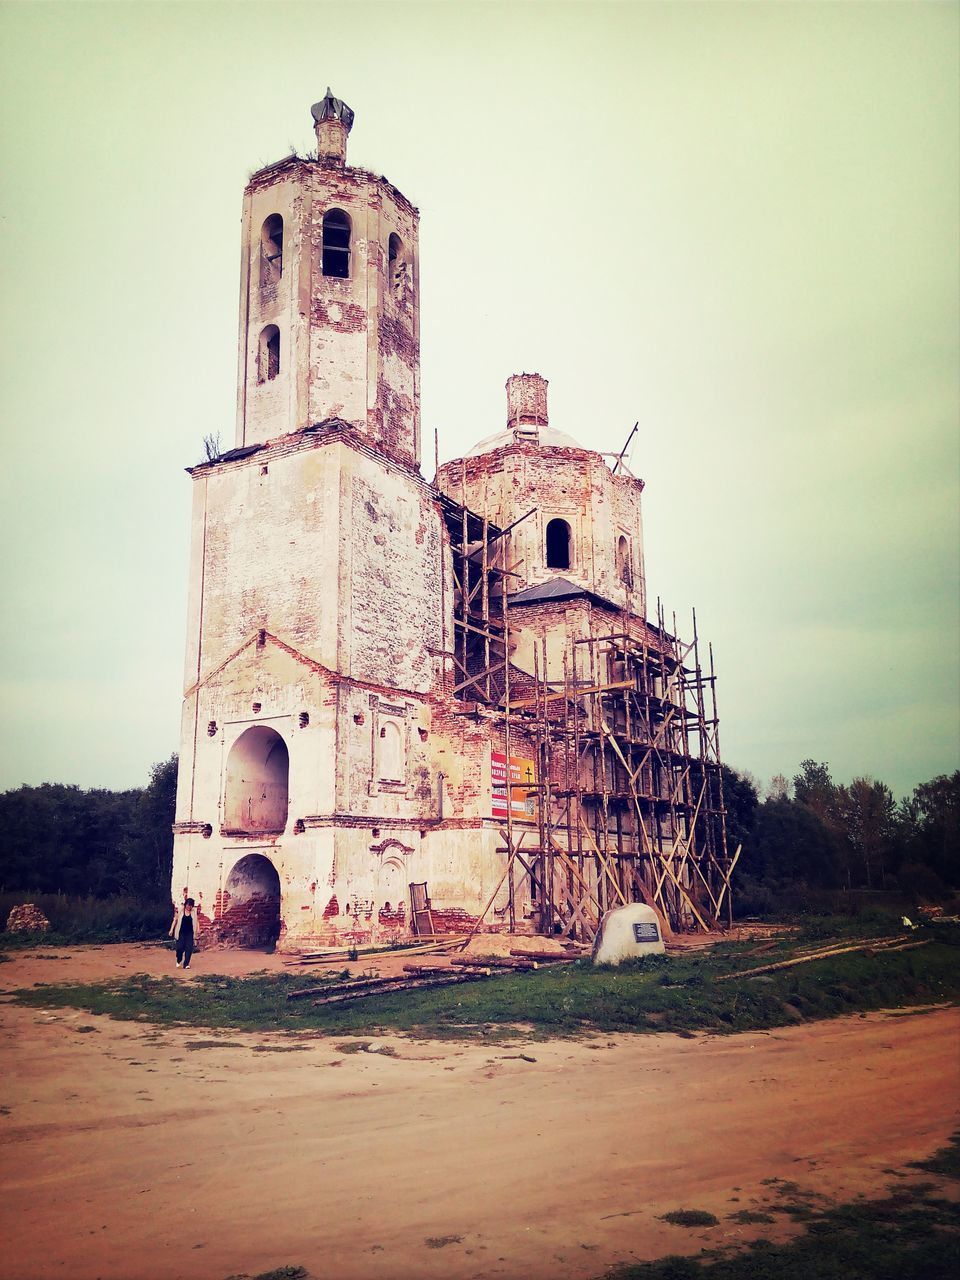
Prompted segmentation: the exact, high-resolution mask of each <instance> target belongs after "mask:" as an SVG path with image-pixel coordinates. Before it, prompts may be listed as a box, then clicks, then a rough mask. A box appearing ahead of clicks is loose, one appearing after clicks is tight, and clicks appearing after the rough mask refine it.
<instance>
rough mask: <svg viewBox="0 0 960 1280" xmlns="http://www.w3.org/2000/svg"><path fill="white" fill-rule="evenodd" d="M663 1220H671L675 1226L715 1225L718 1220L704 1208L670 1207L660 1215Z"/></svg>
mask: <svg viewBox="0 0 960 1280" xmlns="http://www.w3.org/2000/svg"><path fill="white" fill-rule="evenodd" d="M660 1217H661V1219H662V1221H663V1222H672V1223H673V1225H674V1226H675V1227H715V1226H716V1225H717V1223H718V1222H719V1221H720V1219H719V1218H716V1217H714V1215H713V1214H712V1213H707V1211H706V1209H672V1210H671V1211H670V1212H669V1213H663V1214H661V1215H660Z"/></svg>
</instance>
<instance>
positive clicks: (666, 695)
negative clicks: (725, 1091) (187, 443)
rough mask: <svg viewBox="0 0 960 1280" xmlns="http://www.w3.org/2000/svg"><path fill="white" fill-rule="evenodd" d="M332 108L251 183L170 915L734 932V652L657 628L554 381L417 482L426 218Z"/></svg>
mask: <svg viewBox="0 0 960 1280" xmlns="http://www.w3.org/2000/svg"><path fill="white" fill-rule="evenodd" d="M313 118H314V123H315V130H316V138H317V150H316V153H315V154H311V155H310V156H308V157H300V156H297V155H291V156H288V157H287V158H285V159H283V160H281V161H279V162H278V163H276V164H273V165H269V166H267V167H266V168H264V169H261V170H260V171H259V172H257V173H255V174H254V175H253V177H252V178H251V179H250V181H249V183H248V185H247V188H246V191H245V193H244V202H243V220H242V239H241V285H240V337H239V374H238V381H237V434H236V445H235V447H234V448H231V449H229V450H228V451H226V452H222V453H220V452H218V451H217V450H210V451H209V452H210V455H211V456H210V457H209V458H208V460H207V461H205V462H203V463H201V464H200V465H198V466H195V467H193V468H191V469H190V475H191V477H192V482H193V515H192V520H193V528H192V542H191V561H190V589H189V604H188V619H187V647H186V672H185V695H184V703H183V722H182V737H181V749H180V775H179V785H178V796H177V821H176V824H175V826H174V867H173V896H174V899H175V901H180V900H181V899H182V897H183V896H184V895H185V894H186V893H188V892H189V894H190V895H191V896H192V897H193V898H195V899H196V901H197V904H198V907H199V911H200V913H201V918H202V920H203V922H204V925H205V931H206V932H207V933H208V936H209V937H215V938H219V939H220V940H221V941H223V942H224V943H235V944H239V945H244V944H246V945H258V944H264V943H269V942H272V941H277V943H278V946H279V947H281V948H283V949H289V950H298V949H302V948H304V947H306V946H315V947H324V946H344V945H346V946H361V945H365V944H368V943H377V942H388V941H391V940H394V939H407V938H410V937H415V936H423V935H426V934H440V933H466V932H469V931H471V930H474V929H477V930H483V931H495V930H499V931H512V932H516V933H528V934H529V933H539V934H550V935H557V936H560V937H566V938H574V939H580V940H589V939H590V938H592V937H593V936H594V934H595V932H596V930H597V926H598V923H599V920H600V918H601V917H602V915H603V913H604V912H605V911H606V910H607V909H608V908H610V907H613V906H616V905H619V904H621V903H628V902H642V903H646V904H647V905H648V906H650V907H652V908H654V909H655V911H656V912H657V913H658V915H659V917H660V919H661V921H662V924H663V928H664V929H665V930H667V931H669V930H670V929H673V930H683V929H708V928H715V927H717V925H718V924H720V923H722V922H723V921H724V920H726V919H729V918H730V917H729V913H730V910H731V905H730V879H731V873H732V870H733V865H734V863H735V861H736V858H735V857H731V856H730V854H729V853H728V849H727V836H726V829H725V811H724V800H723V790H722V776H721V769H720V757H719V744H718V720H717V709H716V696H715V690H716V681H715V675H714V670H713V658H712V653H711V652H710V650H709V648H707V649H704V648H703V647H702V646H701V643H700V642H699V640H698V638H697V634H696V621H695V618H694V621H693V624H692V628H691V634H690V636H689V637H688V638H687V639H680V638H679V636H678V634H677V626H676V622H675V620H674V619H672V618H671V619H670V620H669V622H668V620H667V618H666V617H665V615H664V611H663V609H662V607H661V606H660V605H659V604H655V607H654V610H653V611H651V608H650V604H649V601H648V598H647V593H646V583H645V574H644V559H643V540H642V525H641V495H642V490H643V481H642V480H640V479H638V478H636V477H635V476H633V475H632V474H631V473H630V471H629V469H628V467H627V465H626V463H625V456H626V449H624V451H623V452H622V453H621V454H602V453H598V452H596V451H594V450H592V449H588V448H585V447H583V445H581V444H580V443H578V442H577V441H576V440H575V439H573V438H571V437H570V436H569V435H566V434H565V433H564V432H563V431H559V430H557V429H556V428H555V427H553V426H551V425H550V420H549V415H548V407H547V383H546V381H545V380H544V379H543V378H542V377H540V376H539V375H538V374H533V373H529V374H528V373H520V374H516V375H514V376H512V377H510V378H509V379H508V380H507V384H506V418H505V421H503V422H502V424H500V426H499V429H498V427H497V424H495V423H492V424H491V430H492V434H491V435H489V436H488V437H487V438H486V439H484V440H481V441H480V442H479V443H478V444H477V445H476V446H475V447H474V448H473V449H471V450H470V451H469V452H468V453H467V455H466V456H465V457H463V458H459V459H457V460H455V461H452V462H448V463H446V464H444V465H443V466H442V467H440V468H439V470H438V472H437V474H436V476H435V478H434V480H433V482H432V483H429V482H428V481H426V480H425V479H424V478H423V477H422V475H421V472H420V455H421V430H420V358H419V352H420V347H419V343H420V338H419V334H420V307H419V283H420V273H419V260H418V211H417V210H416V209H415V208H414V206H413V205H412V204H410V202H409V201H408V200H407V199H406V198H405V197H404V196H403V195H402V194H401V193H400V192H399V191H398V190H397V189H396V188H395V187H393V186H392V185H391V184H390V183H389V182H388V181H387V180H386V179H385V178H383V177H381V176H377V175H376V174H374V173H371V172H367V171H366V170H364V169H359V168H354V167H351V166H350V165H348V164H347V162H346V151H347V140H348V135H349V133H350V130H351V126H352V124H353V112H352V111H351V110H350V108H349V107H348V106H346V104H345V103H343V102H341V101H340V100H338V99H337V98H335V97H333V96H332V95H331V94H330V92H329V90H328V92H327V96H326V97H325V98H324V99H323V100H322V101H321V102H318V103H317V104H316V105H315V106H314V107H313ZM651 615H652V616H651Z"/></svg>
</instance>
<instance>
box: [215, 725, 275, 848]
mask: <svg viewBox="0 0 960 1280" xmlns="http://www.w3.org/2000/svg"><path fill="white" fill-rule="evenodd" d="M289 777H290V753H289V752H288V751H287V744H286V743H285V742H284V740H283V739H282V738H281V737H280V735H279V733H277V731H276V730H275V729H269V728H267V726H266V725H265V724H256V725H253V726H252V728H250V729H246V730H245V731H244V732H243V733H241V735H240V737H239V738H237V740H236V742H235V743H234V744H233V746H232V747H231V748H230V754H229V755H228V756H227V777H226V787H225V788H224V797H223V825H224V826H225V827H226V829H227V831H235V832H243V833H244V834H245V835H249V834H263V833H266V832H269V833H272V834H274V835H277V834H279V833H280V832H281V831H283V829H284V828H285V827H286V825H287V808H288V783H289Z"/></svg>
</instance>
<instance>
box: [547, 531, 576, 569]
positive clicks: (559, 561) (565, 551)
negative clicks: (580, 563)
mask: <svg viewBox="0 0 960 1280" xmlns="http://www.w3.org/2000/svg"><path fill="white" fill-rule="evenodd" d="M547 568H548V569H569V568H570V526H569V525H568V524H567V522H566V520H559V519H558V520H551V521H550V523H549V524H548V525H547Z"/></svg>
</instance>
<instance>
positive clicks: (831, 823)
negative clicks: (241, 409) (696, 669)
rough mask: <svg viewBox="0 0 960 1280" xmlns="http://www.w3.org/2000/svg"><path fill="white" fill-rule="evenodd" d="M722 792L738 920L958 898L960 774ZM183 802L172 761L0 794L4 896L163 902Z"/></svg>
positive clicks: (824, 778)
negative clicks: (145, 770) (951, 893)
mask: <svg viewBox="0 0 960 1280" xmlns="http://www.w3.org/2000/svg"><path fill="white" fill-rule="evenodd" d="M723 780H724V799H725V804H726V808H727V840H728V845H729V847H730V849H731V851H732V850H733V849H735V848H736V847H737V845H738V844H740V845H742V846H743V853H742V855H741V858H740V861H739V863H738V865H737V870H736V872H735V874H734V890H735V892H734V903H735V908H736V910H737V911H738V914H741V915H744V914H752V913H759V914H765V913H769V912H771V911H777V910H784V909H786V910H790V909H796V908H797V907H802V906H803V904H804V900H805V898H809V896H810V895H811V894H813V895H815V894H816V893H818V892H821V893H822V892H824V891H833V892H837V891H842V892H857V891H867V892H880V891H892V892H893V893H896V894H899V895H901V896H906V897H912V898H919V899H926V900H929V901H936V900H937V899H938V898H942V897H943V896H944V895H945V894H946V893H947V891H948V890H949V889H956V888H960V771H957V772H956V773H954V774H952V775H950V776H945V775H944V776H940V777H936V778H933V779H931V780H930V781H929V782H924V783H921V785H920V786H918V787H916V788H915V789H914V791H913V793H912V795H910V796H909V797H907V798H906V799H904V800H901V801H900V802H899V803H897V802H896V801H895V800H894V798H893V795H892V793H891V791H890V788H889V787H887V786H886V785H885V784H884V783H883V782H877V781H875V780H874V779H872V778H862V777H861V778H854V779H853V781H852V782H850V783H848V784H841V783H837V782H835V781H834V780H833V778H832V777H831V775H830V768H829V766H828V765H827V764H823V763H818V762H816V761H814V760H804V761H803V763H802V764H801V766H800V771H799V773H798V774H797V775H796V777H794V778H793V779H792V781H789V780H788V779H786V778H785V777H783V776H782V775H781V776H778V777H776V778H774V779H773V780H772V781H771V783H770V784H769V785H768V787H767V788H766V789H765V795H763V797H761V788H760V785H759V784H758V783H757V781H756V780H755V779H754V778H752V777H751V776H750V775H749V774H747V773H743V772H738V771H737V770H736V769H732V768H729V767H728V766H726V765H724V766H723ZM176 789H177V757H176V756H175V755H173V756H171V757H170V759H169V760H164V761H161V762H160V763H159V764H155V765H154V766H153V768H152V769H151V770H150V776H149V781H148V782H147V784H146V786H144V787H140V788H133V789H131V790H128V791H108V790H106V789H104V788H95V789H92V790H82V789H81V788H80V787H76V786H65V785H63V784H61V783H44V784H43V785H42V786H39V787H28V786H24V787H18V788H17V789H16V790H14V791H6V792H4V793H2V794H0V824H2V825H0V829H2V831H3V833H4V836H3V841H2V843H0V892H3V893H8V894H9V893H18V894H21V893H23V894H28V893H36V894H66V895H75V896H84V897H89V896H93V897H95V898H100V899H106V898H111V897H115V896H118V895H123V894H128V895H133V896H135V897H139V898H141V899H143V900H145V901H151V902H157V903H161V902H163V903H168V902H169V899H170V874H171V864H172V855H173V835H172V831H171V827H172V825H173V821H174V809H175V800H176ZM0 923H2V922H0Z"/></svg>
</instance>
